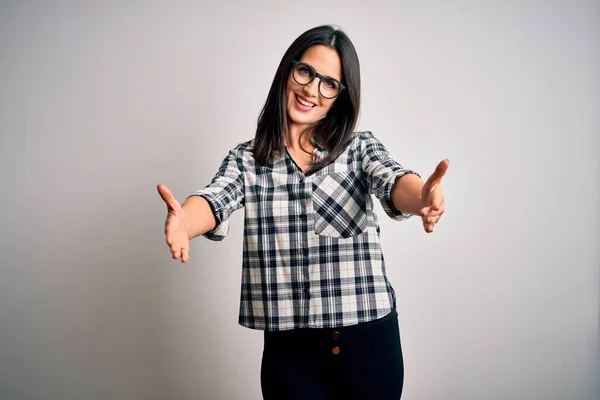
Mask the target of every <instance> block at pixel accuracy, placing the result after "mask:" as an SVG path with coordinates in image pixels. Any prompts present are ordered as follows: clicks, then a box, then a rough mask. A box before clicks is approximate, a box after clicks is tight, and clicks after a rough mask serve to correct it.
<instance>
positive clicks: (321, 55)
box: [286, 45, 342, 130]
mask: <svg viewBox="0 0 600 400" xmlns="http://www.w3.org/2000/svg"><path fill="white" fill-rule="evenodd" d="M298 61H300V62H303V63H306V64H309V65H310V66H312V67H313V68H314V69H315V71H316V72H317V73H319V74H321V75H323V76H325V77H331V78H335V79H337V80H338V81H340V82H341V81H342V62H341V60H340V56H339V55H338V54H337V52H336V51H335V50H333V49H332V48H331V47H327V46H322V45H316V46H312V47H309V48H308V49H307V50H306V51H305V52H304V54H303V55H302V58H300V59H299V60H298ZM320 82H321V80H320V79H319V78H318V77H315V79H314V80H313V81H312V82H311V83H309V84H308V85H300V84H299V83H297V82H296V81H295V80H294V78H293V76H292V73H291V72H290V75H289V76H288V80H287V86H286V107H287V117H288V126H289V128H290V130H294V129H300V130H302V129H304V128H306V127H307V126H308V125H309V124H311V123H313V122H316V121H319V120H321V119H323V118H324V117H325V116H326V115H327V112H328V111H329V109H330V108H331V106H332V105H333V103H334V102H335V100H336V99H337V97H336V98H333V99H326V98H325V97H323V96H321V95H320V94H319V83H320ZM338 97H339V96H338Z"/></svg>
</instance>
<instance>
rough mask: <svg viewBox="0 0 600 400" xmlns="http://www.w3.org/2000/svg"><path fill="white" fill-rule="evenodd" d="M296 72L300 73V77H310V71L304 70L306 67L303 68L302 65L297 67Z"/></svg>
mask: <svg viewBox="0 0 600 400" xmlns="http://www.w3.org/2000/svg"><path fill="white" fill-rule="evenodd" d="M298 72H300V73H301V74H302V75H305V76H311V75H312V73H311V71H310V69H308V68H306V67H304V66H302V65H301V66H299V67H298Z"/></svg>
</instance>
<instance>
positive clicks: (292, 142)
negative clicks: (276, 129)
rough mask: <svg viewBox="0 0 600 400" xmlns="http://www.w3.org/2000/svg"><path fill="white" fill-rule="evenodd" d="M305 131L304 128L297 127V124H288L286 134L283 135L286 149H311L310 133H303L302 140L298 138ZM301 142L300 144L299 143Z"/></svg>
mask: <svg viewBox="0 0 600 400" xmlns="http://www.w3.org/2000/svg"><path fill="white" fill-rule="evenodd" d="M304 129H305V127H304V126H299V125H297V124H288V129H287V132H286V133H285V134H284V143H285V145H286V146H287V147H288V148H292V149H295V148H298V147H304V148H305V149H306V148H311V147H312V143H311V141H310V139H311V137H312V132H307V133H305V134H304V135H303V136H302V138H300V134H301V133H302V131H303V130H304ZM300 141H302V143H300ZM300 144H302V146H300Z"/></svg>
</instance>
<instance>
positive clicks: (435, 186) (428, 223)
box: [420, 160, 450, 233]
mask: <svg viewBox="0 0 600 400" xmlns="http://www.w3.org/2000/svg"><path fill="white" fill-rule="evenodd" d="M449 165H450V161H448V160H444V161H442V162H440V163H439V164H438V166H437V168H436V169H435V171H434V172H433V174H431V176H430V177H429V179H427V181H426V182H425V184H424V185H423V189H422V191H421V213H420V215H421V219H422V220H423V227H424V228H425V232H428V233H431V232H433V229H434V228H435V224H437V223H438V222H439V220H440V218H442V215H443V214H444V211H445V206H444V193H442V177H443V176H444V175H445V174H446V171H447V170H448V166H449Z"/></svg>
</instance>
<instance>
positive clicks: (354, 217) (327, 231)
mask: <svg viewBox="0 0 600 400" xmlns="http://www.w3.org/2000/svg"><path fill="white" fill-rule="evenodd" d="M366 196H367V193H366V190H365V189H364V187H363V185H362V184H361V182H360V181H359V176H358V175H357V174H356V173H355V172H354V171H342V172H335V173H331V174H328V175H321V176H317V177H315V179H314V180H313V194H312V200H313V208H314V221H315V233H316V234H318V235H323V236H330V237H336V238H349V237H352V236H356V235H359V234H361V233H363V232H364V231H365V229H366V228H367V212H366V204H365V203H366Z"/></svg>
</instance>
